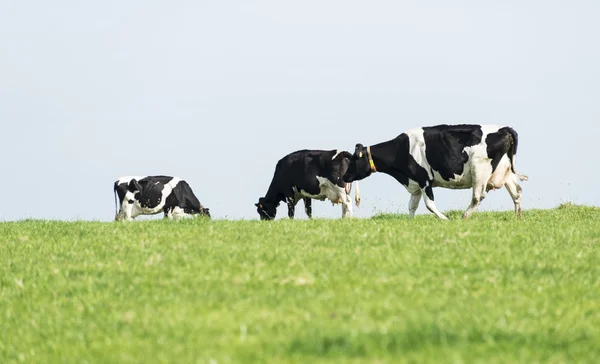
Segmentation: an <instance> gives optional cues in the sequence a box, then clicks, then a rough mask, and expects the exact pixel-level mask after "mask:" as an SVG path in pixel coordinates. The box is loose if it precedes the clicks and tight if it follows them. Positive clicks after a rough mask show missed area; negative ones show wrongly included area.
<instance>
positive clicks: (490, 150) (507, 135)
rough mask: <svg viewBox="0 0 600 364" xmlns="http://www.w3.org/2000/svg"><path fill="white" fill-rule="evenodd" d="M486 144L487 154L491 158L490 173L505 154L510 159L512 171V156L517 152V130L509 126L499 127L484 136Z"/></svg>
mask: <svg viewBox="0 0 600 364" xmlns="http://www.w3.org/2000/svg"><path fill="white" fill-rule="evenodd" d="M485 143H486V144H487V150H486V151H487V155H488V158H490V159H491V160H492V173H493V172H494V171H495V170H496V167H498V164H499V163H500V160H501V159H502V157H503V156H504V155H505V154H507V155H508V158H509V159H510V160H511V167H512V170H513V172H514V166H512V157H513V155H515V154H517V144H518V136H517V132H516V131H515V130H514V129H512V128H509V127H504V128H501V129H499V130H498V131H497V132H495V133H490V134H488V135H487V137H486V138H485Z"/></svg>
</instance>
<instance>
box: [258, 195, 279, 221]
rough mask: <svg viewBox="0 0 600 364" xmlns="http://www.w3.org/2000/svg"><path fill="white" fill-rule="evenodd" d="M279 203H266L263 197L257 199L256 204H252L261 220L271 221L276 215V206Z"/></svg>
mask: <svg viewBox="0 0 600 364" xmlns="http://www.w3.org/2000/svg"><path fill="white" fill-rule="evenodd" d="M278 205H279V203H272V202H267V201H266V200H265V198H264V197H261V198H259V199H258V203H256V204H254V206H256V211H257V212H258V214H259V215H260V219H261V220H273V219H275V215H277V206H278Z"/></svg>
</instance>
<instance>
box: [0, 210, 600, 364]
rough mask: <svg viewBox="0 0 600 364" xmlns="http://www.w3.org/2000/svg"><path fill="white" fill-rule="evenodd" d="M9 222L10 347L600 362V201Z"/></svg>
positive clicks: (60, 356) (21, 352) (3, 289)
mask: <svg viewBox="0 0 600 364" xmlns="http://www.w3.org/2000/svg"><path fill="white" fill-rule="evenodd" d="M450 216H451V218H452V220H451V221H449V222H442V221H438V220H436V219H434V218H433V217H432V216H431V215H427V216H419V217H417V218H416V219H414V220H409V219H408V218H407V217H406V216H392V215H383V216H377V217H375V218H373V219H352V220H312V221H308V220H304V221H289V220H280V221H274V222H260V221H207V220H204V219H197V220H187V221H163V220H159V221H143V222H136V223H100V222H46V221H23V222H15V223H0V327H1V330H0V362H2V363H11V362H27V363H51V362H63V363H68V362H77V363H86V362H87V363H95V362H102V363H126V362H141V363H151V362H178V363H230V362H231V363H237V362H297V363H313V362H325V361H327V362H329V361H335V362H357V363H358V362H361V363H363V362H486V363H495V362H521V363H533V362H555V363H560V362H590V363H592V362H598V360H599V358H600V249H599V248H600V209H597V208H589V207H576V206H565V207H564V208H558V209H553V210H530V211H525V212H524V218H523V219H522V220H517V219H516V218H515V217H514V216H513V213H512V212H501V213H476V214H475V215H473V217H472V219H471V220H470V221H462V220H460V219H459V216H460V214H459V213H451V214H450Z"/></svg>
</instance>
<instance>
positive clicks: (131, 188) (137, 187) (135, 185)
mask: <svg viewBox="0 0 600 364" xmlns="http://www.w3.org/2000/svg"><path fill="white" fill-rule="evenodd" d="M127 189H128V190H129V191H130V192H135V191H141V190H142V187H141V186H140V184H139V183H138V181H136V180H134V179H132V180H131V181H130V182H129V186H128V187H127Z"/></svg>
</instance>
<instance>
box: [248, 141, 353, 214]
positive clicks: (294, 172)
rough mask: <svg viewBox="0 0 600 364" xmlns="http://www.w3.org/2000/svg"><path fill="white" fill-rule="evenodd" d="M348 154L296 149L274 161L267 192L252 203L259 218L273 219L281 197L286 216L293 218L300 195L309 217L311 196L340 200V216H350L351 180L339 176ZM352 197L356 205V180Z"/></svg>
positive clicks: (341, 173) (346, 162)
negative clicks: (275, 162)
mask: <svg viewBox="0 0 600 364" xmlns="http://www.w3.org/2000/svg"><path fill="white" fill-rule="evenodd" d="M350 157H352V154H350V153H348V152H344V151H338V150H330V151H324V150H299V151H297V152H294V153H291V154H288V155H286V156H285V157H283V158H282V159H281V160H279V162H277V166H276V167H275V173H274V175H273V180H272V181H271V185H270V186H269V190H268V191H267V194H266V195H265V197H261V198H260V199H259V200H258V203H257V204H256V205H255V206H256V208H257V211H258V214H259V215H260V218H261V220H272V219H274V218H275V215H276V214H277V206H279V203H280V202H281V201H285V202H286V203H287V206H288V216H289V218H290V219H293V218H294V213H295V209H296V204H297V203H298V201H300V199H303V200H304V208H305V210H306V214H307V215H308V217H309V218H311V217H312V206H311V199H315V200H321V201H323V200H325V199H329V200H330V201H331V202H332V203H333V204H338V203H341V204H342V217H346V216H352V201H351V200H350V190H351V189H352V183H345V182H344V181H343V180H342V176H343V175H344V173H345V172H346V169H347V168H348V162H349V161H350ZM354 197H355V201H356V206H359V205H360V192H359V190H358V183H357V184H356V191H355V196H354Z"/></svg>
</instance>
